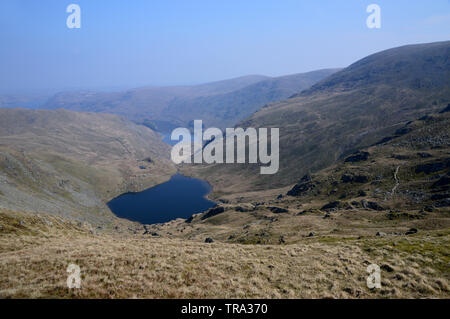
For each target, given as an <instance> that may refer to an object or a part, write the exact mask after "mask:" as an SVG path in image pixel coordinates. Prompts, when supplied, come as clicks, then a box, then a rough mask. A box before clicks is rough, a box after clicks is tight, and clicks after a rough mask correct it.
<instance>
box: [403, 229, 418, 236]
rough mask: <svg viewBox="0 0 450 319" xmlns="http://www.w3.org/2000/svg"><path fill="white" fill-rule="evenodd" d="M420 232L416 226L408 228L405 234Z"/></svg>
mask: <svg viewBox="0 0 450 319" xmlns="http://www.w3.org/2000/svg"><path fill="white" fill-rule="evenodd" d="M417 232H418V230H417V229H416V228H411V229H410V230H408V231H407V232H406V233H405V235H412V234H416V233H417Z"/></svg>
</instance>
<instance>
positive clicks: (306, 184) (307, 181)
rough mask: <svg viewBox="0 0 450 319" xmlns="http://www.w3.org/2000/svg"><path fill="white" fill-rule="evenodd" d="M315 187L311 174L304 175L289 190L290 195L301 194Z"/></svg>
mask: <svg viewBox="0 0 450 319" xmlns="http://www.w3.org/2000/svg"><path fill="white" fill-rule="evenodd" d="M313 188H315V185H314V183H313V182H312V178H311V176H310V175H308V174H307V175H305V176H303V177H302V178H301V179H300V181H299V182H298V183H297V184H295V185H294V187H292V188H291V190H289V191H288V192H287V195H288V196H301V195H303V194H305V193H307V192H309V191H311V190H312V189H313Z"/></svg>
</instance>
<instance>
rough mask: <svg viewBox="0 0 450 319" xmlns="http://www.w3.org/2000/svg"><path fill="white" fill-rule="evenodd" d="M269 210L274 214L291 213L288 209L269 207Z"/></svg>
mask: <svg viewBox="0 0 450 319" xmlns="http://www.w3.org/2000/svg"><path fill="white" fill-rule="evenodd" d="M267 208H268V209H270V211H271V212H272V213H274V214H282V213H287V212H289V211H288V210H287V209H284V208H281V207H273V206H272V207H267Z"/></svg>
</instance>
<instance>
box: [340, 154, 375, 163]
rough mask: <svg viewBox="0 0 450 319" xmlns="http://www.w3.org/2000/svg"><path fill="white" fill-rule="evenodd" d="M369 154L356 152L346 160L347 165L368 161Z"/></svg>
mask: <svg viewBox="0 0 450 319" xmlns="http://www.w3.org/2000/svg"><path fill="white" fill-rule="evenodd" d="M369 155H370V154H369V152H356V153H354V154H352V155H350V156H349V157H347V158H346V159H345V162H346V163H355V162H361V161H367V160H368V159H369Z"/></svg>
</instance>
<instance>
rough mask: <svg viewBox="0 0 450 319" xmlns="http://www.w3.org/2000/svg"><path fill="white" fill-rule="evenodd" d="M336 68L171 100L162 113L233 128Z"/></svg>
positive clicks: (184, 120) (186, 120)
mask: <svg viewBox="0 0 450 319" xmlns="http://www.w3.org/2000/svg"><path fill="white" fill-rule="evenodd" d="M336 71H338V69H326V70H319V71H313V72H308V73H301V74H293V75H287V76H282V77H277V78H270V79H267V80H263V81H259V82H257V83H255V84H252V85H249V86H246V87H244V88H241V89H238V90H234V91H232V92H228V93H224V94H216V95H210V96H199V97H196V98H193V99H188V100H183V99H181V100H174V101H172V102H171V103H170V105H169V106H168V108H167V109H166V110H165V111H164V112H163V113H164V115H165V116H167V117H168V118H170V117H172V118H176V119H177V120H178V121H179V122H181V123H189V122H190V121H192V120H194V119H201V120H203V122H204V123H205V126H206V127H219V128H222V129H223V128H226V127H233V126H234V125H236V123H238V122H239V121H241V120H244V119H245V118H247V117H248V116H250V115H251V114H252V113H254V112H256V111H257V110H259V109H260V108H261V107H263V106H264V105H266V104H268V103H271V102H275V101H280V100H283V99H286V98H288V97H290V96H291V95H293V94H295V93H297V92H299V91H300V90H303V89H306V88H309V87H310V86H311V85H313V84H314V83H316V82H318V81H320V80H321V79H324V78H326V77H327V76H329V75H330V74H333V73H334V72H336Z"/></svg>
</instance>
